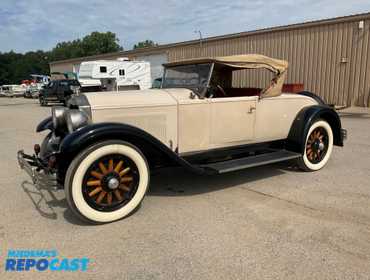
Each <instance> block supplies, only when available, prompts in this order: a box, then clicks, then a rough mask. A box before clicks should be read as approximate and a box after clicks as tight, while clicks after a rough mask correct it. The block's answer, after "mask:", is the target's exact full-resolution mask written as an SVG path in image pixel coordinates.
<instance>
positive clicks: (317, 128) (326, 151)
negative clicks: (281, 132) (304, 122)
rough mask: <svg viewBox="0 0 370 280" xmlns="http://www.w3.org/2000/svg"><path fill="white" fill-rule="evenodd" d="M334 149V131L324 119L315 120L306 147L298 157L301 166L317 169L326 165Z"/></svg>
mask: <svg viewBox="0 0 370 280" xmlns="http://www.w3.org/2000/svg"><path fill="white" fill-rule="evenodd" d="M332 151H333V131H332V129H331V127H330V125H329V124H328V123H327V122H326V121H324V120H318V121H316V122H314V123H313V124H312V125H311V127H310V129H309V131H308V133H307V137H306V141H305V149H304V153H303V155H302V157H301V158H300V159H298V165H299V167H300V168H301V169H302V170H304V171H317V170H320V169H321V168H323V167H324V166H325V164H326V163H327V162H328V160H329V158H330V155H331V153H332Z"/></svg>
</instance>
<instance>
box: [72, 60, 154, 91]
mask: <svg viewBox="0 0 370 280" xmlns="http://www.w3.org/2000/svg"><path fill="white" fill-rule="evenodd" d="M78 81H79V82H80V84H81V87H82V89H83V88H88V87H91V88H97V87H101V88H102V89H103V90H106V91H118V90H131V89H149V88H150V87H151V76H150V63H149V62H145V61H130V60H128V59H118V60H97V61H86V62H82V63H81V65H80V69H79V72H78Z"/></svg>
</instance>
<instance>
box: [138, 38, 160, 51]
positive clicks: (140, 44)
mask: <svg viewBox="0 0 370 280" xmlns="http://www.w3.org/2000/svg"><path fill="white" fill-rule="evenodd" d="M156 46H158V44H157V43H154V42H153V41H152V40H145V41H142V42H138V43H137V44H135V45H134V50H135V49H141V48H148V47H156Z"/></svg>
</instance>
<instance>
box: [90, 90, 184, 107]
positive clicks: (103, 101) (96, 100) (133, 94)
mask: <svg viewBox="0 0 370 280" xmlns="http://www.w3.org/2000/svg"><path fill="white" fill-rule="evenodd" d="M84 95H85V96H86V97H87V99H88V101H89V104H90V106H91V109H106V108H130V107H150V106H171V105H176V104H177V102H176V100H175V99H174V98H173V97H172V96H171V95H170V94H169V93H167V91H165V90H161V89H148V90H129V91H118V92H116V91H112V92H94V93H84Z"/></svg>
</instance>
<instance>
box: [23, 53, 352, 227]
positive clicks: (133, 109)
mask: <svg viewBox="0 0 370 280" xmlns="http://www.w3.org/2000/svg"><path fill="white" fill-rule="evenodd" d="M287 67H288V63H287V62H286V61H282V60H277V59H272V58H269V57H266V56H262V55H239V56H230V57H216V58H202V59H194V60H186V61H181V62H174V63H169V64H166V65H165V73H164V77H163V81H162V86H161V89H152V90H141V91H127V92H125V93H117V92H111V93H104V94H101V93H89V94H86V95H83V94H80V95H76V96H74V97H72V98H71V99H70V101H69V104H68V107H67V108H66V107H53V108H52V116H51V117H49V118H47V119H45V120H44V121H42V122H41V123H40V124H39V125H38V127H37V132H41V131H44V130H50V133H49V134H48V135H47V136H46V138H45V139H44V141H43V143H42V144H41V146H40V145H35V154H34V155H33V156H30V155H26V154H25V153H24V152H23V151H19V152H18V161H19V164H20V166H21V167H22V168H23V169H25V170H26V171H27V173H28V174H29V175H30V176H31V177H32V179H33V181H34V183H37V184H43V185H44V186H45V185H46V186H50V187H54V188H56V189H63V188H64V190H65V194H66V198H67V201H68V204H69V206H70V208H71V209H72V211H73V212H74V213H75V214H76V215H77V216H78V217H79V218H80V219H82V220H84V221H87V222H91V223H106V222H112V221H115V220H118V219H121V218H123V217H125V216H127V215H129V214H130V213H132V212H133V211H134V210H135V208H137V207H138V205H139V204H140V203H141V201H142V200H143V198H144V196H145V193H146V191H147V189H148V186H149V179H150V172H151V170H153V169H154V168H160V167H164V166H183V167H184V168H187V169H188V170H191V171H193V172H195V173H198V174H208V175H209V174H220V173H224V172H229V171H234V170H239V169H243V168H249V167H254V166H259V165H265V164H270V163H274V162H280V161H285V160H293V159H295V160H297V163H298V165H299V166H300V167H301V168H302V169H303V170H305V171H316V170H319V169H321V168H322V167H323V166H324V165H325V164H326V163H327V162H328V160H329V158H330V155H331V153H332V150H333V145H337V146H343V140H344V138H345V137H346V131H345V130H344V129H342V127H341V121H340V118H339V117H338V114H337V113H336V112H335V110H334V109H333V108H331V107H329V106H327V105H326V104H325V103H324V102H323V101H322V100H321V99H320V98H319V97H318V96H316V95H314V94H312V93H309V92H302V93H299V94H292V93H284V94H283V93H282V87H283V83H284V79H285V76H286V71H287ZM246 69H248V71H252V70H256V69H267V70H269V72H271V73H272V74H273V75H272V76H273V77H272V80H271V82H270V83H269V84H268V85H267V86H266V88H265V89H260V88H251V87H249V88H246V87H244V88H241V87H239V88H236V87H233V80H234V79H235V75H238V72H240V71H241V72H243V71H246Z"/></svg>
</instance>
